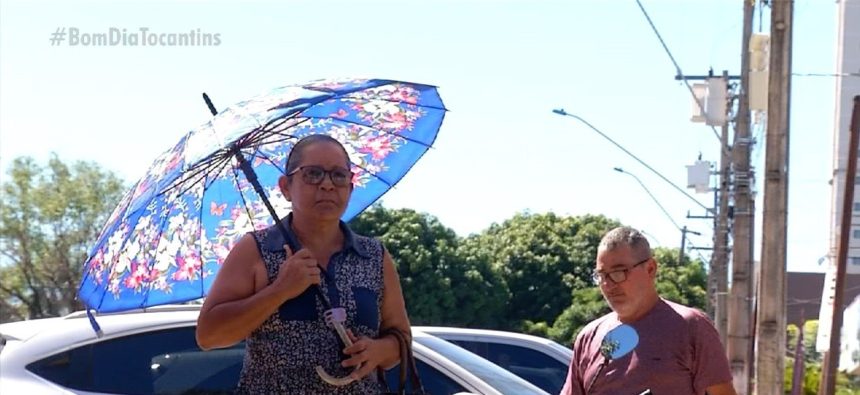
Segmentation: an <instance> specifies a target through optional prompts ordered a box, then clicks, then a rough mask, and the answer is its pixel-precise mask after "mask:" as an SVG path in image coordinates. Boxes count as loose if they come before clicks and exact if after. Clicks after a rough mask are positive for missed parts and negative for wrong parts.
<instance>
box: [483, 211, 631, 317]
mask: <svg viewBox="0 0 860 395" xmlns="http://www.w3.org/2000/svg"><path fill="white" fill-rule="evenodd" d="M618 225H619V224H618V223H617V222H616V221H613V220H610V219H608V218H606V217H604V216H595V215H585V216H581V217H562V216H558V215H555V214H552V213H548V214H530V213H519V214H516V215H514V217H513V218H511V219H508V220H506V221H504V222H503V223H502V224H493V225H492V226H490V228H489V229H487V230H485V231H484V232H482V233H481V234H480V235H478V236H477V237H473V238H470V239H469V240H468V241H467V243H477V244H480V245H482V246H485V247H486V248H488V249H489V251H490V252H489V253H490V255H491V257H492V258H491V259H492V262H493V265H494V267H495V268H496V269H497V270H499V271H500V273H502V275H503V276H504V278H505V281H506V282H507V284H508V288H509V289H510V293H511V299H510V302H509V303H508V306H507V308H506V316H507V318H506V321H505V322H506V326H507V329H515V330H524V331H527V332H531V333H537V334H542V332H545V331H546V330H547V329H546V328H549V327H550V326H552V325H553V322H554V321H555V320H556V317H558V316H559V314H561V312H562V311H564V309H565V308H567V307H568V306H569V303H570V295H571V292H572V291H573V290H574V289H578V288H583V287H586V286H587V284H590V282H591V280H590V277H591V274H592V271H593V270H594V269H593V267H594V264H593V262H594V256H595V254H596V251H597V245H598V243H599V242H600V238H601V237H602V236H603V234H604V233H605V232H606V231H608V230H609V229H611V228H613V227H615V226H618ZM541 328H544V329H541Z"/></svg>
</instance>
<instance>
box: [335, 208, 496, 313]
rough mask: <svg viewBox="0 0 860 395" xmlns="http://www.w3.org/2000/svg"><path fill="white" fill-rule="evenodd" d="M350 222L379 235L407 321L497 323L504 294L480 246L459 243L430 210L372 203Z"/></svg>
mask: <svg viewBox="0 0 860 395" xmlns="http://www.w3.org/2000/svg"><path fill="white" fill-rule="evenodd" d="M350 226H351V227H352V228H353V230H355V231H356V232H357V233H360V234H364V235H367V236H374V237H378V238H379V239H380V240H382V242H383V243H384V244H385V246H386V248H387V249H388V251H389V252H390V253H391V255H392V258H393V259H394V262H395V264H396V266H397V269H398V274H399V275H400V281H401V285H402V286H403V293H404V298H405V299H406V303H407V308H408V310H409V316H410V320H411V321H412V322H413V323H414V324H420V325H454V326H472V327H495V326H498V325H499V324H500V322H499V320H500V318H501V317H502V311H503V308H504V306H505V302H506V300H507V298H508V295H507V287H506V286H505V285H504V282H503V281H502V278H501V276H500V275H499V274H498V273H497V272H495V271H494V270H493V269H492V268H491V267H490V264H489V261H488V258H487V256H486V254H484V253H483V252H482V251H481V250H480V249H477V250H476V249H473V248H472V247H470V246H463V247H461V246H460V240H459V238H458V237H457V235H456V234H455V233H454V231H453V230H451V229H449V228H446V227H444V226H442V224H441V223H440V222H439V221H438V219H436V218H435V217H432V216H430V215H428V214H423V213H418V212H416V211H414V210H410V209H400V210H389V209H385V208H383V207H381V206H373V207H371V208H370V209H368V210H366V211H365V212H363V213H362V214H361V215H359V216H358V217H356V218H355V219H353V220H352V222H351V223H350Z"/></svg>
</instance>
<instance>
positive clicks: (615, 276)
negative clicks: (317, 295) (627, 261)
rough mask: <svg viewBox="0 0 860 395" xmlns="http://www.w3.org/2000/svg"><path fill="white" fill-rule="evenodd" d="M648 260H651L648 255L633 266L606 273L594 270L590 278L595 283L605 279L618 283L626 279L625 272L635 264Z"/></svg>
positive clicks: (598, 283)
mask: <svg viewBox="0 0 860 395" xmlns="http://www.w3.org/2000/svg"><path fill="white" fill-rule="evenodd" d="M649 260H651V257H650V256H649V257H648V258H645V259H644V260H643V261H641V262H639V263H637V264H635V265H633V266H630V267H629V268H627V269H620V270H613V271H611V272H608V273H600V272H594V274H592V275H591V279H592V280H594V283H595V284H597V285H600V284H602V283H603V282H604V281H606V280H607V279H609V280H612V282H613V283H615V284H620V283H623V282H624V281H625V280H627V272H629V271H631V270H633V269H634V268H635V267H636V266H639V265H641V264H643V263H645V262H648V261H649Z"/></svg>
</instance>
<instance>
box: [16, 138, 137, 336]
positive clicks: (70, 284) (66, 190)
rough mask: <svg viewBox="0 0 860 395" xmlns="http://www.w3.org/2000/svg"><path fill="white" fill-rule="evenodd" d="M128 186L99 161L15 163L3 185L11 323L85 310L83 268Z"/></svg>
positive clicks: (23, 159)
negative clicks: (81, 292)
mask: <svg viewBox="0 0 860 395" xmlns="http://www.w3.org/2000/svg"><path fill="white" fill-rule="evenodd" d="M122 189H123V186H122V181H121V180H120V179H118V178H117V177H116V176H115V175H114V174H113V173H111V172H109V171H104V170H102V169H101V168H100V167H99V166H98V165H97V164H95V163H92V162H83V161H78V162H75V163H72V164H66V163H64V162H62V161H61V160H60V159H58V158H57V156H56V155H53V156H52V157H51V158H50V159H49V160H48V163H47V165H46V166H41V165H39V164H37V163H36V162H35V160H34V159H33V158H30V157H21V158H17V159H15V160H14V161H13V162H12V164H11V166H10V168H9V170H8V178H7V179H6V181H4V182H3V184H2V190H3V196H2V202H3V204H2V205H0V251H2V258H0V259H1V260H0V303H2V304H0V307H2V317H0V319H2V320H3V321H8V320H13V319H21V318H40V317H49V316H56V315H60V314H64V313H67V312H69V311H71V310H74V309H78V308H80V306H79V305H78V303H77V302H76V301H75V297H76V294H77V290H78V284H79V281H80V276H81V269H82V266H83V263H84V261H85V260H86V258H87V253H88V249H89V248H90V247H91V244H92V243H94V242H95V238H96V237H97V236H98V232H99V231H100V230H101V229H100V227H101V226H103V224H104V222H105V220H106V218H107V216H108V215H109V214H110V212H111V210H112V209H113V208H114V205H115V204H116V203H117V202H118V201H119V198H120V197H121V193H122Z"/></svg>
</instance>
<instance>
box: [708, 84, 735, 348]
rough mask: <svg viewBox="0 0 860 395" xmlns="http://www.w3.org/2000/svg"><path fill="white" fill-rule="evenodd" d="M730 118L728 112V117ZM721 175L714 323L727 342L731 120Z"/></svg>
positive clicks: (724, 141)
mask: <svg viewBox="0 0 860 395" xmlns="http://www.w3.org/2000/svg"><path fill="white" fill-rule="evenodd" d="M723 81H724V82H725V84H726V91H727V92H729V91H730V90H729V89H728V85H729V72H728V71H725V70H723ZM726 111H727V112H730V111H731V106H726ZM726 118H728V116H727V117H726ZM720 146H721V147H722V149H720V152H721V154H720V174H719V176H720V178H719V180H720V181H719V191H718V194H719V198H718V199H717V213H716V218H715V219H714V221H715V222H714V226H715V232H714V257H713V258H712V260H713V261H714V263H715V264H714V265H713V267H712V270H714V280H715V283H716V284H715V288H716V289H715V290H714V293H713V301H714V304H715V309H714V323H715V325H716V327H717V332H719V334H720V341H721V342H722V343H723V345H725V344H726V336H727V334H728V315H727V313H726V310H727V309H726V294H727V293H728V292H727V291H728V283H729V275H728V267H729V177H730V174H731V156H730V146H729V122H728V121H727V122H726V123H724V124H723V127H722V132H721V133H720Z"/></svg>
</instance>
